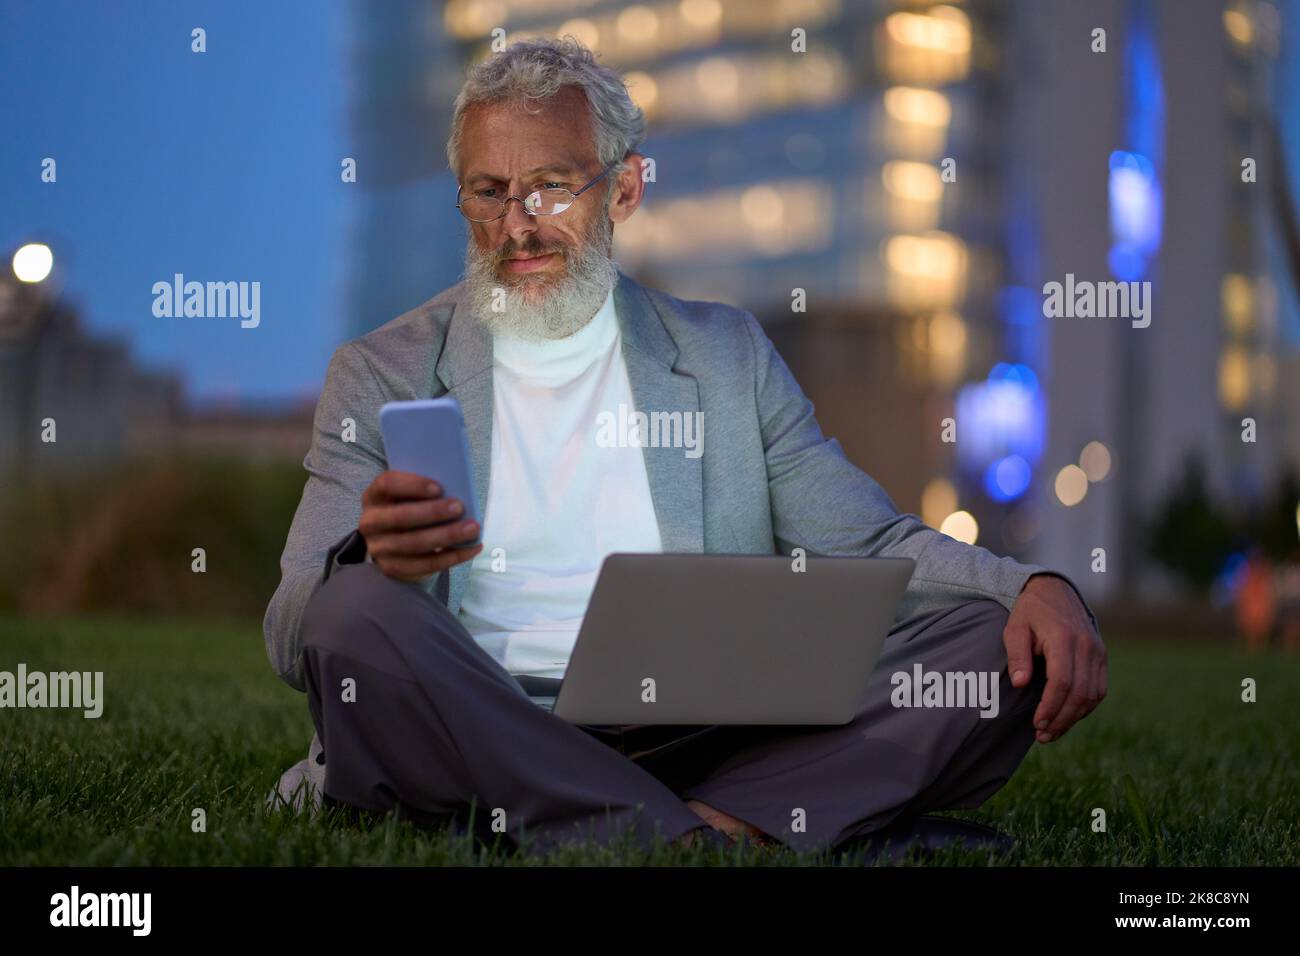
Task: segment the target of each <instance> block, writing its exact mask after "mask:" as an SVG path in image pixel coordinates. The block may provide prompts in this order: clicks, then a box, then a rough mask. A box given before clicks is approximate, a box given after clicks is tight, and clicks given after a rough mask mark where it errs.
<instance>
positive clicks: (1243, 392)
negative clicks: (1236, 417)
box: [1219, 345, 1250, 412]
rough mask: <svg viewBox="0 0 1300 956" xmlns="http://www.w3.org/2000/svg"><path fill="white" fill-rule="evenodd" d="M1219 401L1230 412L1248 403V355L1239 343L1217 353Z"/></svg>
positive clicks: (1239, 409) (1242, 407)
mask: <svg viewBox="0 0 1300 956" xmlns="http://www.w3.org/2000/svg"><path fill="white" fill-rule="evenodd" d="M1219 403H1220V404H1221V405H1223V407H1224V408H1226V409H1227V410H1228V411H1230V412H1239V411H1242V410H1243V409H1245V407H1246V406H1247V405H1248V404H1249V403H1250V355H1249V354H1248V353H1247V352H1246V350H1245V349H1244V348H1242V347H1241V346H1239V345H1231V346H1229V347H1228V348H1226V349H1224V350H1223V352H1222V353H1221V354H1220V355H1219Z"/></svg>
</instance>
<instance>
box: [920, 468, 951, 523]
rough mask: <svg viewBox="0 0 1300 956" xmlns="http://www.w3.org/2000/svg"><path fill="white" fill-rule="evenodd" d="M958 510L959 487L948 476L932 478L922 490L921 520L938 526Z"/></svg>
mask: <svg viewBox="0 0 1300 956" xmlns="http://www.w3.org/2000/svg"><path fill="white" fill-rule="evenodd" d="M956 510H957V489H956V488H954V487H953V485H952V482H951V481H949V480H948V479H947V478H931V479H930V480H929V481H928V482H926V485H925V490H924V491H922V492H921V520H922V521H924V522H925V523H926V524H928V525H929V526H930V527H931V528H938V527H939V526H940V525H942V524H943V519H944V518H946V517H948V516H949V515H950V514H952V513H953V512H954V511H956Z"/></svg>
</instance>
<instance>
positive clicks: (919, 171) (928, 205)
mask: <svg viewBox="0 0 1300 956" xmlns="http://www.w3.org/2000/svg"><path fill="white" fill-rule="evenodd" d="M880 178H881V182H882V183H883V184H884V187H885V199H886V209H887V214H888V221H889V224H890V225H891V226H892V227H894V228H895V229H904V230H907V231H910V232H925V231H928V230H932V229H934V228H935V227H937V226H938V225H939V214H940V209H941V203H942V200H943V179H942V177H941V176H940V175H939V170H938V169H936V168H935V167H934V166H931V165H930V164H929V163H918V162H913V161H910V160H894V161H893V162H888V163H885V165H884V166H883V167H882V168H881V171H880ZM865 195H866V198H867V200H868V212H867V215H868V218H870V215H871V204H872V203H873V202H874V201H875V196H874V195H873V194H872V193H871V192H867V193H866V194H865Z"/></svg>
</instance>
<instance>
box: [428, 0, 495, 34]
mask: <svg viewBox="0 0 1300 956" xmlns="http://www.w3.org/2000/svg"><path fill="white" fill-rule="evenodd" d="M507 13H508V11H507V8H506V5H505V3H504V2H503V0H451V2H450V3H448V4H447V6H446V8H445V9H444V10H443V14H442V18H443V23H444V24H445V25H446V27H447V31H448V32H449V33H451V34H452V35H453V36H457V37H460V38H461V39H465V40H470V39H473V40H478V39H482V38H483V37H485V36H487V35H488V33H490V32H491V31H492V28H493V27H499V26H501V25H503V24H504V23H505V22H506V16H507Z"/></svg>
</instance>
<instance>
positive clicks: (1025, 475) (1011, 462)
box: [984, 455, 1032, 502]
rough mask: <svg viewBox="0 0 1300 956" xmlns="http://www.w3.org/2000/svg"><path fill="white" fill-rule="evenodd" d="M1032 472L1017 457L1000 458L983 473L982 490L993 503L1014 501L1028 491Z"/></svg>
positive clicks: (1025, 463) (1022, 460) (1025, 462)
mask: <svg viewBox="0 0 1300 956" xmlns="http://www.w3.org/2000/svg"><path fill="white" fill-rule="evenodd" d="M1031 477H1032V471H1031V469H1030V467H1029V462H1027V461H1025V460H1024V459H1023V458H1021V457H1020V456H1019V455H1007V456H1006V457H1005V458H1000V459H998V460H997V461H995V462H993V464H991V465H989V467H988V468H987V469H986V470H985V472H984V490H985V491H986V492H987V493H988V496H989V497H990V498H992V499H993V500H994V501H999V502H1007V501H1014V500H1015V499H1017V498H1019V497H1020V496H1021V495H1023V494H1024V493H1025V492H1026V491H1027V490H1029V482H1030V479H1031Z"/></svg>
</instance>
